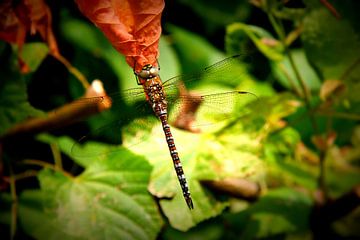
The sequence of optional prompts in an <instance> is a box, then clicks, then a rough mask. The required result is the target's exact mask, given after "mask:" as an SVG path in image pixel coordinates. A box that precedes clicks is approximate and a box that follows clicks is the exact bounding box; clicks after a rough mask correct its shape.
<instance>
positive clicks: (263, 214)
mask: <svg viewBox="0 0 360 240" xmlns="http://www.w3.org/2000/svg"><path fill="white" fill-rule="evenodd" d="M311 207H312V201H311V198H310V196H307V195H306V194H304V193H302V192H298V191H296V190H293V189H290V188H280V189H276V190H271V191H269V192H268V193H267V194H266V195H265V196H263V197H262V198H260V199H259V201H257V202H256V203H255V204H253V205H251V206H250V207H249V208H248V209H246V210H245V211H242V212H240V213H238V214H234V215H229V216H228V218H227V219H228V221H229V223H230V224H231V225H234V226H232V229H235V230H236V231H237V232H238V236H240V237H241V239H258V238H269V237H271V236H275V235H279V234H284V233H296V232H303V231H306V230H307V229H308V228H309V223H308V220H309V215H310V210H311Z"/></svg>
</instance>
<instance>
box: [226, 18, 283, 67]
mask: <svg viewBox="0 0 360 240" xmlns="http://www.w3.org/2000/svg"><path fill="white" fill-rule="evenodd" d="M247 37H248V38H250V40H251V41H252V42H253V43H254V44H255V46H256V47H257V48H258V49H259V51H260V52H261V53H263V54H264V55H265V56H266V57H267V58H269V59H270V60H273V61H280V60H282V59H283V58H284V54H283V49H282V47H281V44H279V42H278V41H277V40H276V39H274V37H273V36H272V35H271V34H270V33H269V32H267V31H266V30H265V29H263V28H260V27H257V26H252V25H247V24H243V23H233V24H231V25H229V26H227V28H226V49H227V52H230V53H233V54H236V53H242V52H244V51H245V53H246V49H244V48H245V47H244V45H245V41H246V40H247Z"/></svg>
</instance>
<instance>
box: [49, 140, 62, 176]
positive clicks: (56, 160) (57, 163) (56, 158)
mask: <svg viewBox="0 0 360 240" xmlns="http://www.w3.org/2000/svg"><path fill="white" fill-rule="evenodd" d="M50 148H51V152H52V155H53V157H54V163H55V166H56V167H57V168H58V169H60V170H63V167H62V160H61V153H60V150H59V147H58V145H57V144H56V143H50Z"/></svg>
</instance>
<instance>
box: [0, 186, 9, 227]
mask: <svg viewBox="0 0 360 240" xmlns="http://www.w3.org/2000/svg"><path fill="white" fill-rule="evenodd" d="M11 204H12V199H11V195H10V193H5V192H2V193H1V194H0V223H1V224H4V225H5V224H6V225H10V223H11Z"/></svg>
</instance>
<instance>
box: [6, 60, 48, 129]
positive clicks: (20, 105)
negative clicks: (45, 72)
mask: <svg viewBox="0 0 360 240" xmlns="http://www.w3.org/2000/svg"><path fill="white" fill-rule="evenodd" d="M14 59H15V58H14V57H13V58H12V59H11V60H9V59H6V60H2V61H1V64H2V65H3V66H5V67H2V68H1V69H0V75H1V81H0V136H1V135H3V134H4V133H5V132H6V131H7V130H8V129H9V128H10V127H12V126H14V125H15V124H17V123H19V122H22V121H24V120H25V119H27V118H30V117H35V116H43V113H42V112H41V111H39V110H37V109H35V108H33V107H32V106H31V105H30V103H29V102H28V100H27V89H26V84H25V80H24V77H23V76H22V75H21V74H20V72H19V70H18V69H17V67H16V63H15V62H14Z"/></svg>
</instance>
